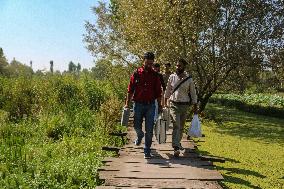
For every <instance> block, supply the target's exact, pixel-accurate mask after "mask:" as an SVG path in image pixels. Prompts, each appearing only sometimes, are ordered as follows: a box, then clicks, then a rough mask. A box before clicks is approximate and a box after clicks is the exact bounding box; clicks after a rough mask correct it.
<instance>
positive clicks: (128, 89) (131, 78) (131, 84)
mask: <svg viewBox="0 0 284 189" xmlns="http://www.w3.org/2000/svg"><path fill="white" fill-rule="evenodd" d="M134 88H135V86H134V74H132V75H131V77H130V82H129V84H128V88H127V92H128V93H134Z"/></svg>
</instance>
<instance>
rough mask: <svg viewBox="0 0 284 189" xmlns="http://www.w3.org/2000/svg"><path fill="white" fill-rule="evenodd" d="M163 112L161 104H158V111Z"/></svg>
mask: <svg viewBox="0 0 284 189" xmlns="http://www.w3.org/2000/svg"><path fill="white" fill-rule="evenodd" d="M162 112H163V106H162V105H161V104H158V113H159V114H160V113H162Z"/></svg>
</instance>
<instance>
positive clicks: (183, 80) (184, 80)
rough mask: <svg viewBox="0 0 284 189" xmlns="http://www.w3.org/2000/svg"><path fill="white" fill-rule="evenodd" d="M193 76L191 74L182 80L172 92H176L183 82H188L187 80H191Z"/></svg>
mask: <svg viewBox="0 0 284 189" xmlns="http://www.w3.org/2000/svg"><path fill="white" fill-rule="evenodd" d="M190 78H191V76H188V77H187V78H185V79H184V80H182V81H181V82H180V83H179V84H178V85H177V86H176V87H175V88H174V90H173V92H172V94H174V92H176V90H178V88H179V87H180V86H181V84H183V83H184V82H186V81H187V80H189V79H190Z"/></svg>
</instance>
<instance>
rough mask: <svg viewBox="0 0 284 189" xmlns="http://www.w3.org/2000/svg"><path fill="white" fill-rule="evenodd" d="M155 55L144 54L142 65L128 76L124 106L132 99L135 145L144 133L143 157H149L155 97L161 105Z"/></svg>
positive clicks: (126, 106)
mask: <svg viewBox="0 0 284 189" xmlns="http://www.w3.org/2000/svg"><path fill="white" fill-rule="evenodd" d="M154 58H155V55H154V54H153V53H152V52H147V53H145V54H144V58H143V66H142V67H140V68H138V69H137V71H136V72H134V73H133V74H132V75H131V77H130V83H129V85H128V93H127V98H126V102H125V106H124V107H125V108H129V102H130V100H131V99H132V100H133V101H134V107H133V111H134V129H135V131H136V134H137V139H136V140H135V142H134V143H135V145H137V146H139V145H140V144H141V141H142V138H143V137H144V135H145V146H144V158H145V159H149V158H151V150H150V148H151V145H152V137H153V127H154V116H155V99H157V101H158V106H159V109H160V110H161V109H162V106H161V95H162V90H161V81H160V78H159V76H158V75H157V73H155V72H154V71H153V69H152V66H153V63H154ZM144 117H145V134H144V132H143V130H142V122H143V118H144Z"/></svg>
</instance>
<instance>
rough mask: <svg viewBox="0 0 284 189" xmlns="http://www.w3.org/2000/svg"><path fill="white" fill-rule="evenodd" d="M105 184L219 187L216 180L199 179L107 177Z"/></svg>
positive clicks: (160, 186) (208, 188)
mask: <svg viewBox="0 0 284 189" xmlns="http://www.w3.org/2000/svg"><path fill="white" fill-rule="evenodd" d="M105 185H106V186H117V187H119V186H122V187H129V186H132V187H139V188H141V187H147V186H148V187H151V188H195V189H196V188H204V189H221V187H220V186H219V185H218V183H217V182H216V181H200V180H186V179H124V178H119V179H115V178H113V179H107V180H105Z"/></svg>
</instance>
